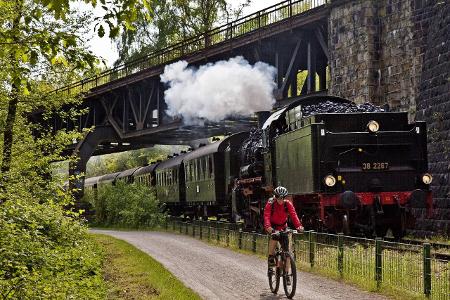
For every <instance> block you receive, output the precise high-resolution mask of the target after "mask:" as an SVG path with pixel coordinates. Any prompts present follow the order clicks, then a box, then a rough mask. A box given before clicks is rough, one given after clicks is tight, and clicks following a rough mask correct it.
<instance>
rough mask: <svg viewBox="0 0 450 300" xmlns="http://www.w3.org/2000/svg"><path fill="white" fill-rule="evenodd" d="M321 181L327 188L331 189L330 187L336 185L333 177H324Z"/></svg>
mask: <svg viewBox="0 0 450 300" xmlns="http://www.w3.org/2000/svg"><path fill="white" fill-rule="evenodd" d="M323 181H324V182H325V184H326V185H327V186H329V187H332V186H334V185H335V184H336V178H334V176H333V175H328V176H326V177H325V178H324V180H323Z"/></svg>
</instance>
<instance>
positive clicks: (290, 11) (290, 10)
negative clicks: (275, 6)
mask: <svg viewBox="0 0 450 300" xmlns="http://www.w3.org/2000/svg"><path fill="white" fill-rule="evenodd" d="M289 17H292V0H289Z"/></svg>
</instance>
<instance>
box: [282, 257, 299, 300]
mask: <svg viewBox="0 0 450 300" xmlns="http://www.w3.org/2000/svg"><path fill="white" fill-rule="evenodd" d="M283 287H284V293H285V294H286V297H288V298H289V299H291V298H292V297H294V295H295V290H296V288H297V268H296V266H295V260H294V256H293V255H292V253H286V264H285V267H284V271H283Z"/></svg>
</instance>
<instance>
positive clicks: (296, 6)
mask: <svg viewBox="0 0 450 300" xmlns="http://www.w3.org/2000/svg"><path fill="white" fill-rule="evenodd" d="M329 2H330V0H299V1H294V0H288V1H284V2H280V3H278V4H275V5H273V6H270V7H268V8H265V9H263V10H260V11H258V12H256V13H253V14H251V15H248V16H245V17H242V18H240V19H237V20H235V21H232V22H230V23H228V24H225V25H222V26H220V27H217V28H214V29H212V30H210V31H207V32H205V33H203V34H200V35H197V36H194V37H191V38H188V39H186V40H183V41H181V42H179V43H176V44H174V45H171V46H168V47H166V48H164V49H161V50H159V51H156V52H154V53H150V54H148V55H145V56H143V57H141V58H138V59H136V60H134V61H131V62H128V63H125V64H122V65H120V66H117V67H115V68H113V69H109V70H107V71H104V72H102V73H99V74H97V75H95V76H92V77H89V78H85V79H83V80H81V81H78V82H75V83H72V84H69V85H67V86H65V87H62V88H59V89H56V90H54V91H53V92H54V93H65V94H67V95H69V96H75V95H78V94H79V93H85V92H88V91H89V90H91V89H93V88H96V87H99V86H101V85H104V84H107V83H110V82H112V81H114V80H117V79H121V78H124V77H126V76H129V75H132V74H135V73H138V72H140V71H142V70H144V69H147V68H150V67H154V66H159V65H163V64H166V63H168V62H171V61H174V60H176V59H178V58H181V57H183V56H185V55H188V54H191V53H193V52H196V51H199V50H203V49H206V48H208V47H211V46H215V45H218V44H220V43H223V42H226V41H229V40H231V39H234V38H237V37H241V36H243V35H245V34H248V33H250V32H253V31H255V30H258V29H260V28H263V27H266V26H268V25H271V24H274V23H276V22H280V21H283V20H286V19H288V18H291V17H293V16H296V15H299V14H302V13H304V12H306V11H309V10H311V9H314V8H317V7H320V6H324V5H326V4H328V3H329Z"/></svg>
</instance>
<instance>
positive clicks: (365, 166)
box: [361, 162, 389, 171]
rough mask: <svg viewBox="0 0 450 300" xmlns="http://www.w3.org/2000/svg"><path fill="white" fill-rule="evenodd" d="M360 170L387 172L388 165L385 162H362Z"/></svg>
mask: <svg viewBox="0 0 450 300" xmlns="http://www.w3.org/2000/svg"><path fill="white" fill-rule="evenodd" d="M361 169H362V170H363V171H379V170H388V169H389V163H387V162H363V163H362V164H361Z"/></svg>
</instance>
